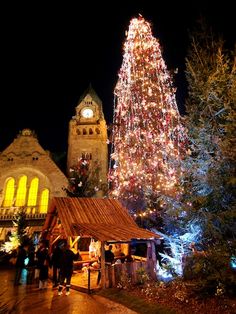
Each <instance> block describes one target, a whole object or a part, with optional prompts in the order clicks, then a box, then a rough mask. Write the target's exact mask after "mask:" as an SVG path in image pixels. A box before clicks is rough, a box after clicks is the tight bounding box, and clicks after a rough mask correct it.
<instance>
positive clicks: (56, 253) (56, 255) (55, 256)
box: [51, 245, 62, 288]
mask: <svg viewBox="0 0 236 314" xmlns="http://www.w3.org/2000/svg"><path fill="white" fill-rule="evenodd" d="M61 255H62V250H61V248H60V246H59V245H56V246H55V248H54V250H53V252H52V257H51V265H52V281H53V288H55V287H57V286H58V283H59V279H60V277H59V271H60V260H61Z"/></svg>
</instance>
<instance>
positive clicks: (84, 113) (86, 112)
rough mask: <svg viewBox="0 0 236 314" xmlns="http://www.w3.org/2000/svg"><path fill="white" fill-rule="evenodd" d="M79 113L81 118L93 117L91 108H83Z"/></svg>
mask: <svg viewBox="0 0 236 314" xmlns="http://www.w3.org/2000/svg"><path fill="white" fill-rule="evenodd" d="M81 115H82V117H83V118H92V117H93V110H92V109H90V108H84V109H83V110H82V111H81Z"/></svg>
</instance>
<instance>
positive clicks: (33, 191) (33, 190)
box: [27, 178, 39, 206]
mask: <svg viewBox="0 0 236 314" xmlns="http://www.w3.org/2000/svg"><path fill="white" fill-rule="evenodd" d="M38 187H39V179H38V178H34V179H33V180H32V181H31V183H30V188H29V196H28V203H27V205H28V206H35V205H36V204H37V195H38Z"/></svg>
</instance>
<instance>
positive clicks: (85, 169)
mask: <svg viewBox="0 0 236 314" xmlns="http://www.w3.org/2000/svg"><path fill="white" fill-rule="evenodd" d="M100 169H101V167H100V165H99V162H98V161H97V160H95V161H94V162H93V164H92V163H91V160H90V159H88V158H80V159H79V160H78V163H77V164H76V165H73V166H72V167H71V168H70V170H69V171H70V173H69V186H68V188H65V190H66V192H67V195H68V196H70V197H93V196H95V195H96V193H97V192H99V191H102V192H103V193H105V192H106V189H107V186H106V185H104V184H102V181H101V180H100V179H99V174H100Z"/></svg>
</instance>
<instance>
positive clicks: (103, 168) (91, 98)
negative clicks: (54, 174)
mask: <svg viewBox="0 0 236 314" xmlns="http://www.w3.org/2000/svg"><path fill="white" fill-rule="evenodd" d="M75 111H76V115H75V116H73V117H72V119H71V120H70V123H69V136H68V155H67V172H68V176H69V174H70V168H71V167H73V166H75V165H77V164H78V161H79V160H80V159H86V160H88V161H89V164H90V167H91V172H93V171H92V170H93V167H98V166H99V183H100V186H101V185H105V186H107V171H108V147H107V125H106V121H105V119H104V114H103V109H102V101H101V100H100V98H99V97H98V95H97V94H96V92H95V91H94V89H93V88H92V87H91V85H90V86H89V88H88V89H87V90H86V91H85V92H84V93H83V95H82V96H81V97H80V99H79V101H78V105H77V106H76V108H75ZM97 194H98V195H99V194H100V193H97ZM99 196H101V195H99Z"/></svg>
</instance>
